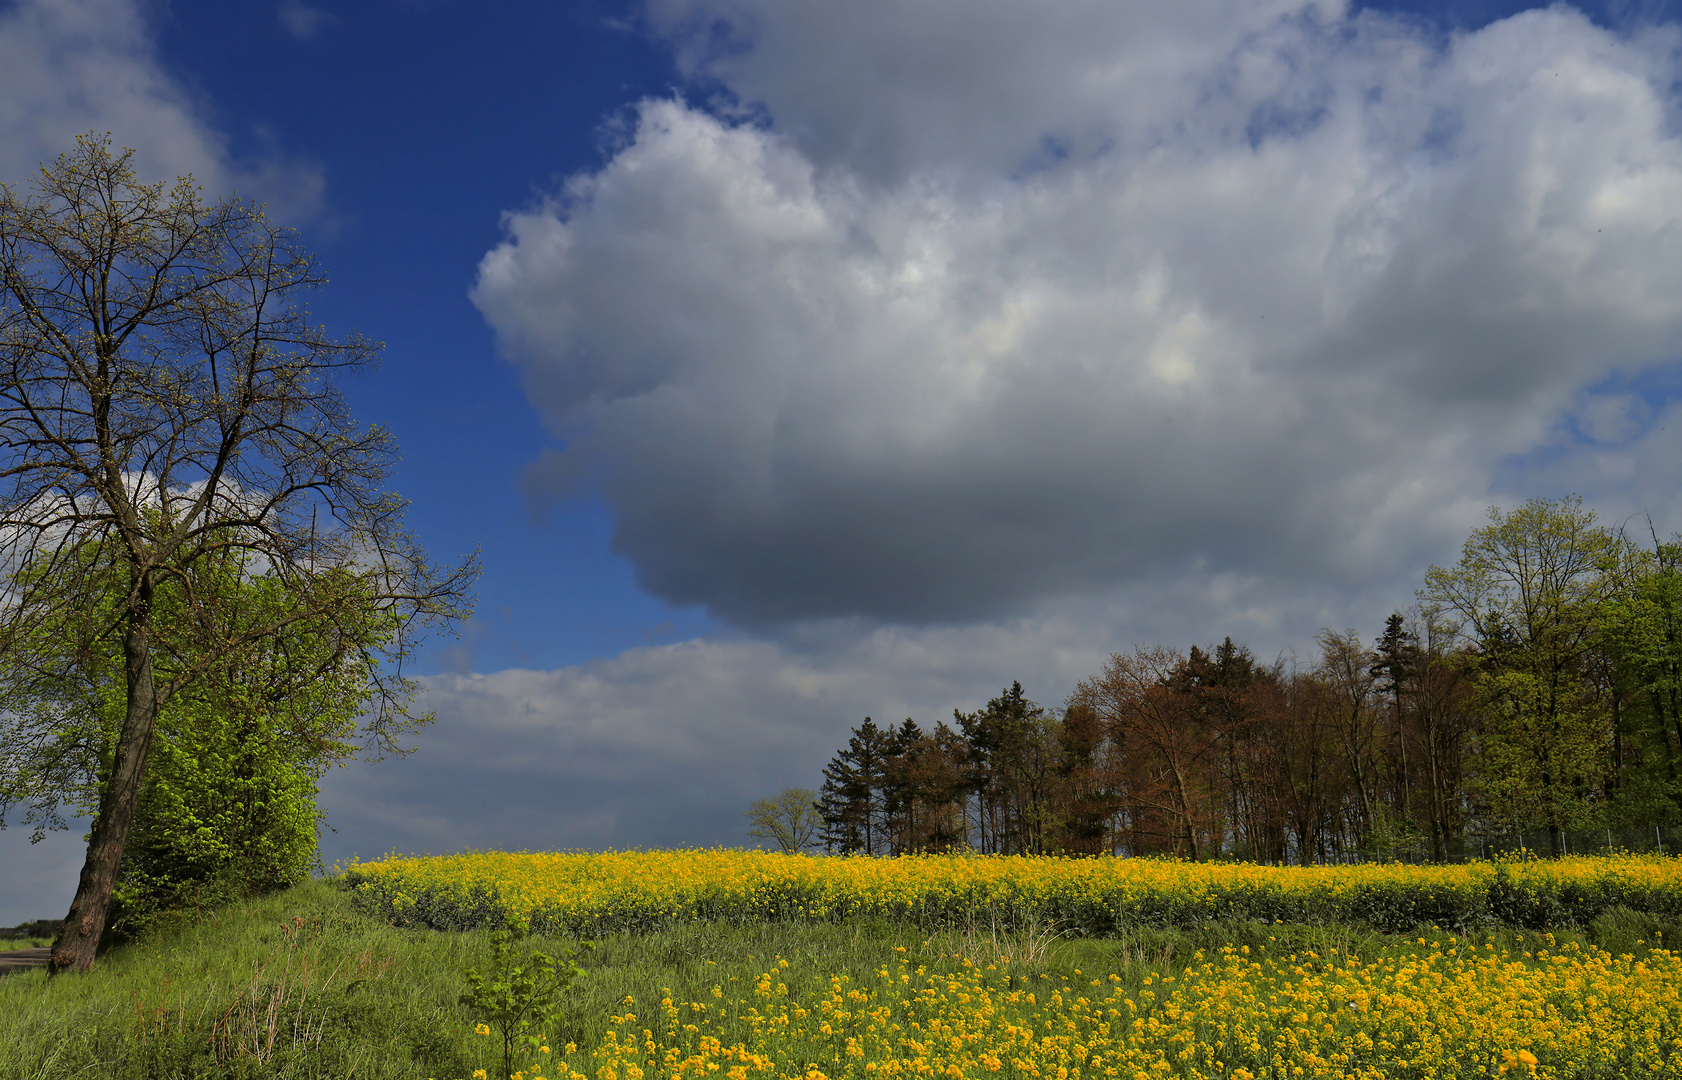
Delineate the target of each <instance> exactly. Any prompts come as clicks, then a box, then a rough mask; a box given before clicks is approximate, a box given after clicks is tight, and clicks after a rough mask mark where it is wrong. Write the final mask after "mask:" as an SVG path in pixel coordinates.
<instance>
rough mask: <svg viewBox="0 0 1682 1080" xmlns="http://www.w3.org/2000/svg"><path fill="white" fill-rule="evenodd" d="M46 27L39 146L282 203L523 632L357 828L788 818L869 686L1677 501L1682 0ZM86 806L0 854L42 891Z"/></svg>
mask: <svg viewBox="0 0 1682 1080" xmlns="http://www.w3.org/2000/svg"><path fill="white" fill-rule="evenodd" d="M952 10H953V8H952V5H949V4H942V3H939V2H937V0H814V2H813V3H809V4H802V5H786V4H782V3H778V2H775V0H638V2H626V3H608V2H599V3H598V2H578V3H530V2H513V0H507V2H499V0H484V2H479V3H471V4H469V3H464V2H460V0H364V2H360V3H356V4H349V3H339V2H333V0H321V2H319V3H313V4H304V3H298V2H295V0H287V2H286V3H281V4H276V3H272V2H269V3H250V4H223V5H206V4H186V3H180V2H176V3H165V2H152V3H146V2H141V0H57V2H47V0H29V2H21V3H12V4H0V180H5V181H11V182H20V181H26V180H27V178H28V176H29V174H30V171H31V169H32V168H33V166H34V164H35V163H37V162H39V161H40V160H42V159H44V158H45V157H48V156H50V155H51V154H54V153H57V152H58V151H60V150H62V149H63V148H64V147H65V146H67V145H68V144H69V142H70V140H71V139H72V138H73V136H74V135H75V134H77V133H80V132H84V131H88V130H100V131H105V130H109V131H112V132H113V133H114V134H115V136H116V138H117V139H118V140H119V141H120V142H123V143H124V144H125V145H129V146H133V147H136V148H137V149H138V150H139V151H140V153H141V160H142V163H143V167H144V168H146V169H148V170H150V171H151V172H152V173H153V174H155V175H158V176H167V175H175V174H177V173H180V172H184V171H192V172H193V173H194V174H195V175H196V176H197V177H199V179H200V180H201V181H202V182H203V183H204V184H205V186H206V187H207V189H210V190H213V191H216V192H228V191H235V190H237V191H239V192H240V193H242V194H245V195H249V196H254V197H258V198H261V199H263V200H264V201H266V202H267V203H268V204H269V206H270V207H271V211H272V213H273V214H274V215H275V216H276V217H277V218H279V219H281V220H283V221H286V222H288V223H291V224H293V225H295V226H296V227H297V228H298V229H299V230H300V231H301V233H302V234H303V236H304V238H305V240H306V242H307V244H308V245H309V246H310V247H312V248H313V249H315V250H316V251H317V252H318V253H319V255H320V256H321V258H322V260H323V262H324V263H325V265H326V266H327V267H328V268H329V270H330V271H331V273H332V284H331V285H330V287H329V288H328V289H327V290H326V291H324V292H323V293H321V294H320V295H319V296H318V297H317V298H316V300H315V301H314V304H313V310H314V311H315V312H316V314H317V315H319V316H320V318H321V319H322V320H323V321H325V322H326V323H327V324H328V326H329V327H330V328H332V329H334V330H336V331H341V332H343V331H348V330H350V329H351V328H353V327H354V328H356V329H359V330H361V331H362V332H364V333H366V334H368V335H369V336H371V337H374V338H376V339H379V340H382V341H384V342H385V343H386V354H385V364H384V366H383V368H382V369H381V370H380V371H379V372H378V373H377V374H376V375H374V376H372V377H369V378H367V379H364V380H362V381H360V382H358V383H355V384H352V385H351V386H349V387H347V389H348V391H349V394H350V397H351V400H352V403H353V405H354V408H355V411H356V414H357V415H358V416H359V417H361V418H363V419H365V420H368V421H376V422H379V423H382V424H386V425H388V426H389V427H391V428H392V429H393V430H394V431H395V433H396V435H397V437H398V440H399V442H400V444H401V446H402V447H403V450H404V460H403V463H402V467H401V470H400V472H399V474H398V475H397V476H396V477H395V479H394V487H395V488H396V489H397V490H398V491H400V492H401V493H402V494H403V495H405V496H406V497H407V498H409V499H410V500H411V502H412V506H411V511H410V521H411V524H412V526H413V527H414V529H415V530H416V532H417V533H418V534H419V536H420V537H421V539H422V540H423V542H424V543H425V544H426V546H427V547H428V549H429V550H430V551H431V552H432V553H433V554H434V555H436V556H438V557H439V558H442V559H456V558H460V557H461V556H463V555H464V554H466V553H468V552H470V551H473V550H475V549H477V550H479V551H481V552H482V556H483V561H484V568H485V569H484V575H483V578H482V579H481V581H480V583H479V606H478V612H477V614H476V616H475V617H474V619H473V621H472V622H471V623H470V624H468V625H467V626H466V627H464V628H463V632H462V634H461V636H460V638H459V639H458V640H454V641H443V642H440V643H438V644H435V645H434V646H432V647H430V648H429V649H428V650H427V651H426V652H425V653H424V654H423V656H422V657H421V663H420V667H419V670H420V671H422V672H423V673H424V674H425V676H426V678H425V680H424V685H425V705H426V706H427V707H428V708H431V709H433V710H434V711H435V713H436V715H437V722H436V723H435V725H434V726H433V727H432V728H431V729H428V730H427V731H426V732H424V733H422V734H421V735H420V736H419V738H418V740H417V745H418V749H417V751H416V753H415V754H414V755H412V756H411V757H409V758H407V759H403V760H388V761H385V762H381V763H378V764H375V765H367V764H362V763H358V764H354V765H351V766H349V767H347V768H344V769H340V770H336V771H335V772H333V773H332V774H330V775H329V777H328V778H327V780H326V782H325V784H324V786H323V792H322V802H323V805H324V807H325V808H326V809H327V811H328V819H327V820H328V823H329V825H330V826H331V827H332V829H333V830H334V831H332V832H329V833H328V834H326V836H325V838H324V844H323V850H324V853H325V854H326V857H327V860H328V862H329V863H331V862H332V861H333V860H334V859H338V858H344V857H348V856H350V855H351V854H353V853H355V854H360V855H362V856H370V855H375V854H379V853H381V852H384V851H387V850H392V849H400V850H405V851H410V850H433V851H442V850H452V849H459V848H462V847H469V846H478V847H533V848H557V847H570V846H583V847H602V846H630V845H639V844H641V845H663V844H716V843H722V844H737V843H742V842H745V840H746V838H745V835H744V830H743V824H742V819H741V810H742V808H743V807H744V806H745V805H746V803H747V801H748V800H749V799H751V798H753V797H756V796H758V795H763V794H769V793H772V792H774V791H776V790H777V789H779V788H781V787H783V786H785V785H790V784H801V785H807V786H815V785H816V783H817V781H818V779H819V776H818V772H819V769H820V768H821V766H822V765H823V763H824V762H825V761H826V760H827V759H828V757H829V755H830V754H831V753H832V752H833V750H834V749H835V748H836V746H838V745H840V743H841V742H842V741H844V738H845V734H846V730H847V728H849V727H850V726H852V725H855V724H857V723H859V722H860V720H861V719H862V717H863V716H864V715H866V714H867V713H868V714H871V715H874V716H876V717H877V718H878V719H884V718H887V719H890V720H893V719H897V718H898V717H901V716H905V715H912V716H915V717H916V718H917V719H918V720H919V721H921V722H923V723H925V724H929V725H932V724H933V723H934V722H935V721H937V720H939V719H940V718H942V717H943V716H947V715H949V712H950V710H951V709H952V708H954V707H961V708H966V709H967V708H973V707H975V706H977V705H979V704H980V703H982V702H984V701H985V700H986V699H987V698H988V697H990V696H992V695H993V694H995V693H997V692H998V689H999V687H1001V686H1003V685H1005V684H1008V683H1009V682H1010V681H1011V680H1012V679H1021V680H1022V681H1023V683H1024V685H1025V686H1026V687H1027V689H1028V691H1029V693H1030V694H1031V695H1032V696H1034V697H1036V698H1039V699H1040V700H1042V701H1045V702H1047V703H1049V704H1057V703H1059V702H1060V701H1061V700H1062V699H1063V697H1064V696H1065V695H1066V694H1067V693H1068V692H1069V691H1070V690H1071V689H1072V688H1073V686H1074V684H1075V683H1076V682H1077V681H1078V680H1079V679H1080V678H1082V677H1084V676H1086V675H1089V674H1092V673H1094V672H1096V671H1097V670H1098V668H1099V667H1100V666H1101V665H1102V663H1103V660H1104V659H1105V657H1107V656H1108V655H1109V654H1110V653H1111V652H1114V651H1118V650H1126V649H1130V648H1131V647H1132V646H1133V645H1135V644H1145V643H1155V642H1159V641H1160V642H1164V643H1168V644H1175V645H1180V646H1182V647H1183V646H1185V645H1189V644H1191V643H1194V642H1206V641H1210V640H1218V639H1219V638H1221V637H1223V636H1225V635H1228V634H1230V635H1232V636H1233V637H1235V638H1236V639H1238V640H1241V641H1246V642H1248V643H1249V644H1251V646H1252V647H1253V648H1255V650H1256V651H1257V653H1258V654H1259V655H1261V656H1263V657H1264V658H1268V659H1271V658H1273V657H1275V656H1279V655H1286V656H1288V655H1291V653H1292V652H1293V650H1294V652H1295V653H1296V654H1297V655H1299V656H1300V657H1301V658H1302V659H1304V660H1305V661H1306V660H1311V659H1312V657H1311V656H1310V655H1309V654H1310V652H1311V650H1312V639H1313V635H1314V634H1315V632H1316V631H1317V630H1318V629H1319V628H1321V627H1335V628H1340V629H1341V628H1344V627H1355V628H1357V629H1359V630H1361V631H1362V632H1364V633H1366V634H1368V635H1369V636H1373V635H1376V634H1377V633H1378V632H1379V630H1380V629H1381V628H1382V625H1383V620H1384V618H1385V616H1386V615H1387V614H1388V613H1389V612H1390V611H1391V610H1393V609H1395V608H1396V607H1398V606H1402V605H1406V604H1407V603H1409V602H1410V600H1411V597H1412V590H1413V589H1414V588H1415V587H1416V585H1417V584H1418V581H1419V579H1420V576H1421V574H1422V572H1423V570H1424V569H1425V567H1427V566H1428V565H1430V564H1431V563H1433V562H1439V563H1440V562H1447V561H1450V560H1452V559H1453V557H1454V555H1455V552H1456V549H1457V547H1458V544H1459V541H1460V540H1461V539H1463V538H1464V537H1465V535H1466V533H1467V532H1468V531H1469V530H1470V529H1471V528H1473V527H1475V526H1476V525H1477V524H1479V523H1480V522H1481V519H1482V513H1483V510H1484V508H1485V507H1486V506H1488V505H1490V504H1491V503H1504V504H1511V503H1513V502H1515V501H1518V500H1522V499H1524V498H1527V497H1531V496H1536V495H1540V496H1549V497H1554V496H1559V495H1563V494H1566V493H1568V492H1572V491H1576V492H1580V493H1582V494H1583V495H1584V496H1585V497H1586V498H1587V499H1588V501H1589V502H1590V504H1591V505H1594V506H1596V507H1597V508H1599V509H1600V510H1601V512H1602V513H1603V514H1604V515H1605V516H1606V517H1608V518H1609V519H1612V520H1622V519H1624V518H1626V517H1629V516H1630V515H1634V514H1643V513H1646V514H1651V515H1652V516H1653V517H1654V519H1655V521H1656V522H1657V523H1658V524H1659V526H1660V527H1661V528H1662V529H1666V530H1670V529H1675V528H1678V527H1682V515H1678V514H1677V513H1676V512H1675V510H1674V506H1675V495H1676V487H1677V484H1676V475H1677V470H1676V465H1675V462H1676V461H1677V460H1678V458H1677V453H1678V451H1682V427H1679V426H1678V425H1676V424H1672V423H1671V422H1670V421H1671V419H1672V417H1673V414H1674V410H1675V402H1676V400H1677V397H1678V395H1677V392H1676V388H1677V372H1678V368H1677V365H1676V358H1677V356H1678V355H1679V353H1682V140H1679V138H1678V123H1677V120H1678V116H1679V113H1678V104H1679V103H1682V99H1679V97H1678V91H1677V87H1678V75H1679V68H1682V65H1679V56H1678V49H1679V42H1682V37H1679V36H1678V28H1677V25H1676V23H1675V19H1676V11H1675V9H1674V8H1673V7H1672V6H1670V5H1662V4H1641V3H1614V4H1610V5H1602V6H1595V7H1589V8H1581V7H1567V6H1558V7H1552V8H1546V7H1543V6H1539V5H1531V4H1524V3H1483V2H1461V3H1425V4H1405V5H1389V4H1380V5H1371V6H1368V7H1357V6H1348V5H1345V4H1341V3H1337V2H1335V0H1325V2H1309V0H1162V2H1160V3H1139V4H1128V5H1117V4H1114V3H1113V2H1112V0H1068V2H1067V3H1063V4H1059V5H1053V6H1047V5H1042V4H1036V3H1031V2H1028V0H976V2H975V3H974V4H971V5H968V6H967V7H966V8H965V18H964V19H963V20H961V21H956V20H954V19H953V17H952ZM78 860H79V849H78V846H77V838H76V836H75V835H74V834H67V835H60V836H55V837H52V838H49V840H47V841H45V842H43V843H42V844H41V845H38V846H36V847H33V848H31V847H29V846H28V845H27V843H25V837H24V836H23V834H21V833H20V832H18V831H17V830H9V831H8V832H6V833H0V864H3V865H7V866H8V867H9V868H10V870H9V872H8V873H7V874H6V875H4V876H3V877H0V924H4V923H7V922H9V921H14V920H18V919H23V918H33V917H40V916H42V915H55V914H57V913H58V912H59V911H60V910H61V909H63V908H64V907H65V906H67V904H68V900H69V895H70V890H71V887H72V885H73V882H74V874H75V870H76V866H77V864H78Z"/></svg>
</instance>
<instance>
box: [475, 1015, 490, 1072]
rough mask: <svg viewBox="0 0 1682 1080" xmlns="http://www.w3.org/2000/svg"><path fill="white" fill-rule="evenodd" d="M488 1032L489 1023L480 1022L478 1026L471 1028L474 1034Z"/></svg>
mask: <svg viewBox="0 0 1682 1080" xmlns="http://www.w3.org/2000/svg"><path fill="white" fill-rule="evenodd" d="M490 1033H491V1026H490V1025H489V1024H480V1025H479V1026H478V1027H476V1028H474V1029H473V1034H475V1035H489V1034H490ZM481 1071H483V1070H481Z"/></svg>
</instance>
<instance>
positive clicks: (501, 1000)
mask: <svg viewBox="0 0 1682 1080" xmlns="http://www.w3.org/2000/svg"><path fill="white" fill-rule="evenodd" d="M525 938H526V931H525V929H524V928H523V927H520V926H519V925H517V924H516V925H515V927H514V928H513V929H511V930H498V931H496V932H494V933H492V934H491V971H490V977H489V978H486V977H485V976H483V975H480V974H479V972H478V970H477V969H476V968H469V969H468V971H467V985H468V988H469V989H468V991H467V993H465V994H463V995H462V996H461V1003H462V1004H463V1005H466V1006H467V1007H468V1008H469V1009H471V1010H473V1015H474V1017H475V1018H476V1019H477V1020H479V1022H480V1028H479V1031H480V1033H481V1034H485V1033H488V1032H487V1030H486V1029H487V1028H495V1029H496V1032H497V1034H498V1035H499V1036H501V1041H502V1073H501V1076H503V1077H512V1076H513V1075H514V1058H515V1055H516V1053H521V1052H523V1053H525V1054H547V1053H548V1052H549V1046H548V1043H547V1041H546V1040H545V1038H544V1036H545V1034H553V1033H554V1032H555V1029H556V1026H557V1025H558V1024H559V1023H560V1022H561V1019H562V1018H563V1016H564V1015H565V1013H566V1006H567V1002H566V997H567V991H568V990H570V989H571V988H572V984H573V983H574V982H575V981H577V980H578V979H581V978H583V977H584V969H583V968H581V967H578V966H576V965H574V964H573V963H572V960H573V958H574V957H576V956H577V955H578V954H577V953H576V952H574V951H573V950H570V949H569V950H567V951H565V952H562V953H561V954H559V956H551V955H549V954H548V953H544V952H532V953H531V954H529V955H527V956H525V957H524V958H523V959H521V957H520V956H519V953H520V952H521V949H520V946H521V944H522V943H523V942H524V940H525ZM584 948H585V949H594V948H595V945H594V944H593V943H590V942H585V943H584ZM539 1061H541V1059H539Z"/></svg>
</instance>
